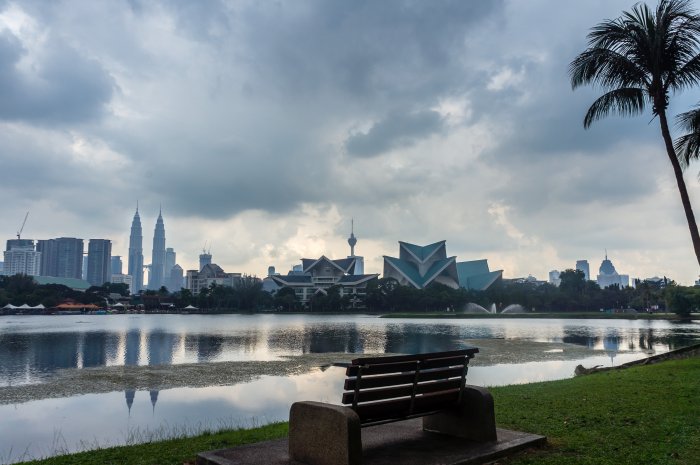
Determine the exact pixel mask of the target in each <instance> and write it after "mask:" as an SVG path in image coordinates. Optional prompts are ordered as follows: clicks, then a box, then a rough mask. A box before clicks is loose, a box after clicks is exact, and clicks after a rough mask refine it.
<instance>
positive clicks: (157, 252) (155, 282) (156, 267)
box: [148, 210, 165, 289]
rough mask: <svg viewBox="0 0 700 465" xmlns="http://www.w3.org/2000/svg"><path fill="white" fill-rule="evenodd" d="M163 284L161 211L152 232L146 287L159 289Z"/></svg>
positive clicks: (163, 250) (163, 249)
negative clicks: (151, 248)
mask: <svg viewBox="0 0 700 465" xmlns="http://www.w3.org/2000/svg"><path fill="white" fill-rule="evenodd" d="M164 285H165V225H164V224H163V211H162V210H161V211H160V212H158V220H157V221H156V228H155V230H154V232H153V253H152V255H151V270H150V272H149V273H148V288H149V289H160V287H161V286H164Z"/></svg>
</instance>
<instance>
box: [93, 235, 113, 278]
mask: <svg viewBox="0 0 700 465" xmlns="http://www.w3.org/2000/svg"><path fill="white" fill-rule="evenodd" d="M111 257H112V243H111V242H110V241H109V240H108V239H90V242H88V266H87V281H88V282H89V283H90V284H92V285H93V286H102V285H103V284H104V283H109V282H112V273H111V271H112V263H111Z"/></svg>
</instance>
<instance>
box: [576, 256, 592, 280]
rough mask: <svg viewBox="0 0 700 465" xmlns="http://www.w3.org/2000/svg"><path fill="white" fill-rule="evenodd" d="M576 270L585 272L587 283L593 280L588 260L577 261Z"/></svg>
mask: <svg viewBox="0 0 700 465" xmlns="http://www.w3.org/2000/svg"><path fill="white" fill-rule="evenodd" d="M576 269H577V270H580V271H583V274H584V275H586V281H589V280H590V279H591V272H590V268H589V267H588V260H576Z"/></svg>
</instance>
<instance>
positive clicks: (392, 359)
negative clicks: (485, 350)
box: [352, 347, 479, 365]
mask: <svg viewBox="0 0 700 465" xmlns="http://www.w3.org/2000/svg"><path fill="white" fill-rule="evenodd" d="M478 353H479V349H478V348H476V347H469V348H467V349H460V350H450V351H447V352H432V353H428V354H414V355H392V356H388V357H363V358H356V359H354V360H352V364H353V365H371V364H374V363H398V362H407V361H412V360H426V359H435V358H446V357H456V356H459V355H463V356H468V357H469V358H473V357H474V354H478Z"/></svg>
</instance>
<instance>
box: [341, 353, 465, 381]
mask: <svg viewBox="0 0 700 465" xmlns="http://www.w3.org/2000/svg"><path fill="white" fill-rule="evenodd" d="M465 363H469V359H467V358H466V356H464V355H458V356H456V357H441V358H434V359H433V358H431V359H425V360H423V361H420V369H421V370H428V369H431V368H442V367H449V366H455V365H464V364H465ZM417 364H418V361H417V360H411V361H408V362H393V363H373V364H371V365H350V366H349V367H347V369H346V370H345V375H346V376H357V374H358V373H359V371H360V367H362V376H365V375H380V374H386V373H397V372H402V371H413V370H415V369H416V366H417Z"/></svg>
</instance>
